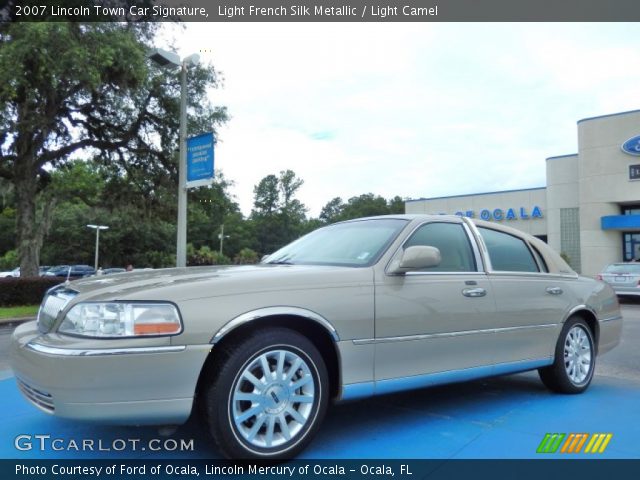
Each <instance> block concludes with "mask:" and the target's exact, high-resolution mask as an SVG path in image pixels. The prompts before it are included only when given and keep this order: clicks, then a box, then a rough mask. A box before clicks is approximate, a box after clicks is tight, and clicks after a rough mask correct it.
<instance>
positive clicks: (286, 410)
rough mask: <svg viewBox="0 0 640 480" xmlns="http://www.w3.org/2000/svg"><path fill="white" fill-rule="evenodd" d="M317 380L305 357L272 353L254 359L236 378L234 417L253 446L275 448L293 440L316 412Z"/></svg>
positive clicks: (286, 353)
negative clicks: (314, 405)
mask: <svg viewBox="0 0 640 480" xmlns="http://www.w3.org/2000/svg"><path fill="white" fill-rule="evenodd" d="M315 396H316V387H315V381H314V377H313V375H312V373H311V369H310V368H309V365H307V363H306V362H305V360H303V358H302V357H300V356H299V355H297V354H296V353H294V352H292V351H289V350H271V351H267V352H264V353H262V354H260V355H259V356H257V357H256V358H254V359H253V360H251V361H250V362H249V363H248V364H247V365H246V366H245V368H244V369H243V370H242V371H241V373H240V374H239V375H238V376H237V377H236V381H235V385H234V388H233V391H232V393H231V416H232V418H233V422H234V424H235V428H236V430H237V431H238V432H239V434H240V435H241V436H242V438H243V439H244V441H245V442H247V443H249V444H250V445H251V446H253V447H259V448H273V447H278V446H280V445H283V444H284V443H287V442H289V441H291V440H292V439H294V438H295V437H296V435H298V433H300V431H301V430H302V429H303V427H304V426H305V424H306V423H307V421H308V420H309V417H310V416H311V414H312V412H313V404H314V401H315Z"/></svg>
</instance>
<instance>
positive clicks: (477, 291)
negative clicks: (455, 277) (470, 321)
mask: <svg viewBox="0 0 640 480" xmlns="http://www.w3.org/2000/svg"><path fill="white" fill-rule="evenodd" d="M462 294H463V295H464V296H465V297H484V296H485V295H486V294H487V291H486V290H485V289H484V288H465V289H464V290H462Z"/></svg>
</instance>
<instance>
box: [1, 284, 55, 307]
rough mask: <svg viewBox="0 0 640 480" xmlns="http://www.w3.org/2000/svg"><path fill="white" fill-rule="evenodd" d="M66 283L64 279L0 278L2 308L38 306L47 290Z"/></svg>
mask: <svg viewBox="0 0 640 480" xmlns="http://www.w3.org/2000/svg"><path fill="white" fill-rule="evenodd" d="M64 281H65V278H63V277H34V278H13V277H10V278H0V307H16V306H19V305H37V304H39V303H40V302H42V298H43V297H44V294H45V293H46V291H47V290H49V289H50V288H51V287H53V286H54V285H58V284H60V283H62V282H64Z"/></svg>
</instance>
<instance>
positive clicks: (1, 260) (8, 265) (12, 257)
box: [0, 250, 19, 271]
mask: <svg viewBox="0 0 640 480" xmlns="http://www.w3.org/2000/svg"><path fill="white" fill-rule="evenodd" d="M18 263H19V262H18V252H17V251H16V250H9V251H8V252H7V253H5V254H4V255H3V256H2V257H0V270H7V271H8V270H13V269H14V268H16V267H17V266H18Z"/></svg>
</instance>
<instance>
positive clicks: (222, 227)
mask: <svg viewBox="0 0 640 480" xmlns="http://www.w3.org/2000/svg"><path fill="white" fill-rule="evenodd" d="M229 236H230V235H225V234H224V223H223V224H222V225H220V233H219V234H218V239H219V240H220V255H222V243H223V242H224V239H225V238H229Z"/></svg>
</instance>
